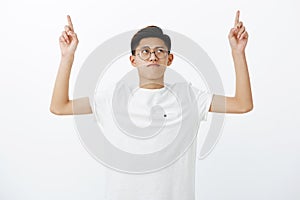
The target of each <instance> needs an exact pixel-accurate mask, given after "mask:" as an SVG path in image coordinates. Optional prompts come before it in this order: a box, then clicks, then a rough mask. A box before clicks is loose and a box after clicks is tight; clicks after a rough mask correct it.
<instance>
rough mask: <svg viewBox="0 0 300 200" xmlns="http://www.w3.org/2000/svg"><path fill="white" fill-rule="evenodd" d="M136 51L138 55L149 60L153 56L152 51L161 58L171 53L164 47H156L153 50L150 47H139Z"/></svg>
mask: <svg viewBox="0 0 300 200" xmlns="http://www.w3.org/2000/svg"><path fill="white" fill-rule="evenodd" d="M135 52H137V55H138V56H139V57H140V58H141V59H142V60H148V59H149V58H150V57H151V54H152V53H154V55H155V56H156V57H157V58H159V59H163V58H166V57H167V55H168V54H169V53H170V51H168V50H166V49H164V48H162V47H156V48H154V49H153V51H151V49H150V48H149V47H144V48H141V49H137V50H136V51H135Z"/></svg>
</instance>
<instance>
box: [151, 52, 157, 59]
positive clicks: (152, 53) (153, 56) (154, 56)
mask: <svg viewBox="0 0 300 200" xmlns="http://www.w3.org/2000/svg"><path fill="white" fill-rule="evenodd" d="M157 60H158V58H157V57H156V55H155V53H154V52H150V58H149V61H157Z"/></svg>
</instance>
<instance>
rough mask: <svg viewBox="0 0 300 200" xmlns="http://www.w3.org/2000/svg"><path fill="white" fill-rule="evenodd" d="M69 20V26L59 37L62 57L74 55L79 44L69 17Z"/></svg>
mask: <svg viewBox="0 0 300 200" xmlns="http://www.w3.org/2000/svg"><path fill="white" fill-rule="evenodd" d="M67 19H68V25H66V26H65V30H64V31H63V32H62V34H61V36H60V37H59V46H60V50H61V54H62V56H70V55H71V56H72V55H74V54H75V51H76V48H77V45H78V42H79V41H78V38H77V35H76V33H75V32H74V28H73V24H72V21H71V17H70V16H69V15H68V16H67Z"/></svg>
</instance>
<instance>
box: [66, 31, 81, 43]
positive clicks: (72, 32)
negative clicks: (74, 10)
mask: <svg viewBox="0 0 300 200" xmlns="http://www.w3.org/2000/svg"><path fill="white" fill-rule="evenodd" d="M67 34H68V35H69V36H71V38H72V41H78V38H77V34H76V33H74V31H71V30H70V31H68V33H67Z"/></svg>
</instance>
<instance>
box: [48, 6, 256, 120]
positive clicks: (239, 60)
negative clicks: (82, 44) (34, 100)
mask: <svg viewBox="0 0 300 200" xmlns="http://www.w3.org/2000/svg"><path fill="white" fill-rule="evenodd" d="M239 17H240V12H239V11H237V13H236V17H235V20H234V27H233V28H232V29H231V30H230V32H229V35H228V40H229V43H230V47H231V53H232V58H233V62H234V69H235V74H236V82H235V86H236V87H235V88H236V89H235V95H234V96H222V95H214V96H213V100H212V103H211V106H210V109H209V111H210V112H219V113H246V112H249V111H251V110H252V109H253V101H252V93H251V85H250V78H249V72H248V66H247V61H246V54H245V48H246V46H247V42H248V37H249V36H248V33H247V31H246V28H245V26H244V25H243V22H241V21H240V20H239ZM67 20H68V25H66V26H65V27H64V31H63V32H62V34H61V36H60V37H59V45H60V50H61V61H60V65H59V69H58V73H57V76H56V81H55V85H54V89H53V94H52V100H51V105H50V111H51V112H52V113H54V114H56V115H72V114H89V113H92V109H91V107H90V104H89V99H88V98H87V97H86V98H80V99H74V100H70V99H69V95H68V93H69V79H70V73H71V69H72V64H73V61H74V55H75V51H76V48H77V45H78V43H79V41H78V38H77V35H76V33H75V31H74V27H73V24H72V21H71V18H70V16H67ZM143 46H148V47H150V48H151V49H152V50H151V51H153V49H154V48H155V47H158V46H160V47H164V48H165V49H167V47H166V45H165V44H164V42H163V41H162V40H161V39H159V38H144V39H142V40H141V41H140V43H139V45H138V47H137V50H138V49H140V48H141V47H143ZM129 59H130V62H131V64H132V66H133V67H136V68H137V70H138V74H139V81H140V82H139V86H140V87H141V88H147V89H159V88H162V87H164V73H165V70H166V67H168V66H170V65H171V64H172V61H173V59H174V56H173V54H169V55H168V56H167V57H166V58H163V59H158V58H157V57H156V56H155V54H154V53H152V54H151V57H150V58H149V59H148V60H146V61H144V60H142V59H141V58H139V56H135V55H133V56H130V58H129ZM151 64H152V65H151ZM149 65H150V66H149ZM74 107H76V110H74V109H73V108H74Z"/></svg>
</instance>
